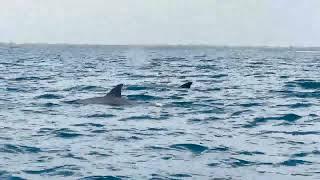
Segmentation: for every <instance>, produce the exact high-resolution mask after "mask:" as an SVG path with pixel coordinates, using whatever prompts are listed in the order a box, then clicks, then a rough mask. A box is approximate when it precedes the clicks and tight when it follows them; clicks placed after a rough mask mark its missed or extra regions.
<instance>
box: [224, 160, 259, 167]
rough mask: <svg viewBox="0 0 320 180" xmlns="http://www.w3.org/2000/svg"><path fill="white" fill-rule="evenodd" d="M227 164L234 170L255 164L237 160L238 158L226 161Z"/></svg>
mask: <svg viewBox="0 0 320 180" xmlns="http://www.w3.org/2000/svg"><path fill="white" fill-rule="evenodd" d="M227 163H228V164H230V165H231V166H232V167H235V168H236V167H243V166H251V165H255V164H256V163H255V162H252V161H247V160H243V159H238V158H231V159H230V160H228V162H227Z"/></svg>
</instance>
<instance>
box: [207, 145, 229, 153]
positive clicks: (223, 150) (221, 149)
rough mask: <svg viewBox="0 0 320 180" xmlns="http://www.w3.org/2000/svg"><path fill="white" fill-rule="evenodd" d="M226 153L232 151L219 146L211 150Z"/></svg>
mask: <svg viewBox="0 0 320 180" xmlns="http://www.w3.org/2000/svg"><path fill="white" fill-rule="evenodd" d="M226 151H230V148H229V147H225V146H219V147H215V148H211V149H210V152H226Z"/></svg>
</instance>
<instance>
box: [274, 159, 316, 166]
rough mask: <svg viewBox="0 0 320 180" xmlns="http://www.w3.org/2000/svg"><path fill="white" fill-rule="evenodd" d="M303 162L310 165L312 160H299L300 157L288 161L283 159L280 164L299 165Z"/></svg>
mask: <svg viewBox="0 0 320 180" xmlns="http://www.w3.org/2000/svg"><path fill="white" fill-rule="evenodd" d="M303 164H307V165H308V164H312V162H309V161H304V160H299V159H289V160H287V161H283V162H281V163H280V165H283V166H298V165H303Z"/></svg>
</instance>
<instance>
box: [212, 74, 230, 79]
mask: <svg viewBox="0 0 320 180" xmlns="http://www.w3.org/2000/svg"><path fill="white" fill-rule="evenodd" d="M222 77H228V74H217V75H212V76H210V77H209V78H213V79H218V78H222Z"/></svg>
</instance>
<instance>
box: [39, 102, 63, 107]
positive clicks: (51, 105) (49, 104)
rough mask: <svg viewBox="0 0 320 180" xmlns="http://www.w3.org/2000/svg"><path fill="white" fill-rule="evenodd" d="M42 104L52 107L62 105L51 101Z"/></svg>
mask: <svg viewBox="0 0 320 180" xmlns="http://www.w3.org/2000/svg"><path fill="white" fill-rule="evenodd" d="M42 106H44V107H48V108H50V107H57V106H61V105H59V104H56V103H50V102H49V103H44V104H43V105H42Z"/></svg>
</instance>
